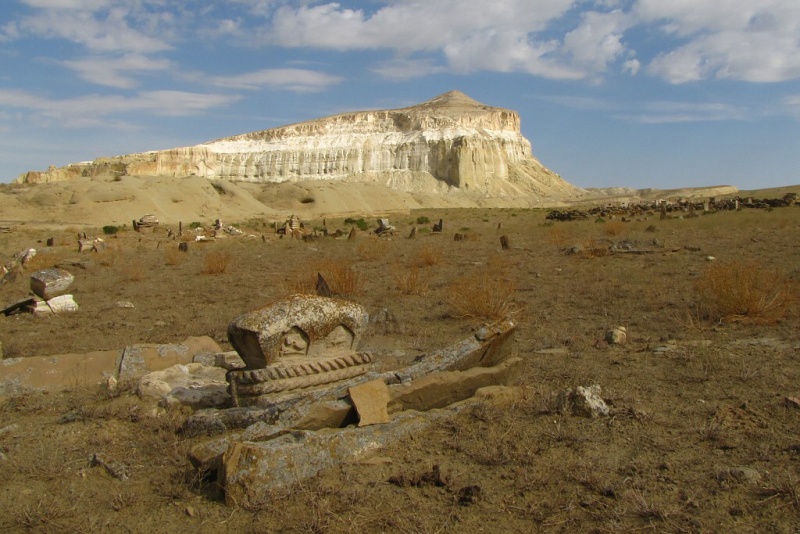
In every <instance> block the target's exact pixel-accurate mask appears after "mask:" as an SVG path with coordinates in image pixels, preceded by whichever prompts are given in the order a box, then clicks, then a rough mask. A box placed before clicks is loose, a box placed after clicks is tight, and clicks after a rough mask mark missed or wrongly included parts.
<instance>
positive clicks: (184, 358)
mask: <svg viewBox="0 0 800 534" xmlns="http://www.w3.org/2000/svg"><path fill="white" fill-rule="evenodd" d="M218 352H222V350H221V349H220V348H219V345H217V343H216V342H215V341H214V340H213V339H211V338H210V337H208V336H198V337H189V338H186V340H185V341H183V342H182V343H171V344H163V345H159V344H155V343H144V344H140V345H131V346H129V347H125V349H124V350H123V351H122V355H121V357H120V361H119V362H118V365H117V369H118V375H117V379H118V380H119V381H120V382H126V381H131V380H138V379H139V378H140V377H142V376H144V375H146V374H148V373H151V372H153V371H160V370H162V369H166V368H167V367H171V366H173V365H177V364H187V363H192V360H193V359H194V358H195V356H197V355H198V354H202V353H211V354H216V353H218Z"/></svg>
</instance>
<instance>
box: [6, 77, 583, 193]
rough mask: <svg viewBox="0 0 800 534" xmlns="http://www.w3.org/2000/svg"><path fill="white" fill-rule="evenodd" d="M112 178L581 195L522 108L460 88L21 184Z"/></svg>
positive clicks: (79, 167) (35, 175)
mask: <svg viewBox="0 0 800 534" xmlns="http://www.w3.org/2000/svg"><path fill="white" fill-rule="evenodd" d="M104 173H105V174H107V173H122V174H126V175H139V176H174V177H181V176H192V175H194V176H202V177H205V178H209V179H221V180H231V181H244V182H261V183H280V182H287V181H310V180H347V181H350V182H377V183H387V184H390V185H391V187H392V188H394V189H398V190H403V191H409V192H424V193H448V192H449V191H450V190H451V188H457V189H459V190H462V191H466V192H468V193H470V194H475V195H477V196H483V197H486V196H488V197H506V196H515V195H535V196H563V195H574V194H575V193H577V192H582V190H580V189H578V188H575V187H574V186H572V185H570V184H568V183H567V182H566V181H564V180H563V179H562V178H561V177H560V176H558V175H557V174H555V173H553V172H552V171H550V170H548V169H547V168H545V167H544V166H543V165H542V164H541V163H540V162H539V161H538V160H536V159H535V158H534V157H533V156H532V154H531V144H530V141H528V140H527V139H525V138H524V137H523V136H522V134H521V133H520V118H519V115H518V114H517V113H516V112H514V111H512V110H509V109H503V108H496V107H491V106H486V105H483V104H481V103H479V102H476V101H475V100H473V99H471V98H469V97H468V96H466V95H464V94H463V93H460V92H458V91H452V92H449V93H446V94H443V95H440V96H438V97H436V98H434V99H432V100H429V101H427V102H424V103H422V104H419V105H416V106H412V107H408V108H403V109H394V110H373V111H362V112H352V113H344V114H341V115H336V116H332V117H327V118H323V119H317V120H312V121H308V122H303V123H299V124H292V125H289V126H283V127H280V128H274V129H271V130H265V131H259V132H253V133H247V134H242V135H237V136H233V137H227V138H223V139H218V140H216V141H211V142H208V143H204V144H200V145H195V146H189V147H180V148H173V149H169V150H159V151H151V152H144V153H139V154H130V155H126V156H117V157H111V158H98V159H96V160H94V161H93V162H89V163H81V164H72V165H69V166H67V167H62V168H59V169H56V168H53V169H51V170H48V171H46V172H29V173H26V174H23V175H22V176H20V177H19V178H18V179H17V181H19V182H24V183H41V182H51V181H59V180H69V179H72V178H74V177H77V176H80V175H83V176H93V175H97V174H104ZM221 187H222V186H221Z"/></svg>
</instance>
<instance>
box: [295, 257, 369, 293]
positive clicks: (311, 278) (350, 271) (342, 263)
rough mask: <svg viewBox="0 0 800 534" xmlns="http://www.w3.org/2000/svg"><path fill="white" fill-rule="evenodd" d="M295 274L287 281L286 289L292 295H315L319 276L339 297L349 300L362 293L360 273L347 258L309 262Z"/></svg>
mask: <svg viewBox="0 0 800 534" xmlns="http://www.w3.org/2000/svg"><path fill="white" fill-rule="evenodd" d="M295 273H296V274H294V275H292V276H290V277H289V278H288V279H287V280H286V288H287V289H288V291H289V292H290V293H300V294H303V295H315V294H316V292H317V275H318V274H319V275H322V277H323V278H324V279H325V282H326V283H327V284H328V287H329V288H330V290H331V292H332V293H333V294H334V295H335V296H337V297H344V298H349V297H353V296H355V295H358V294H359V293H360V292H361V282H360V279H359V274H358V271H357V270H356V269H355V268H354V267H353V264H352V262H351V261H349V260H347V259H346V258H325V259H320V260H317V261H312V262H308V263H306V264H305V265H301V266H300V268H298V269H296V271H295Z"/></svg>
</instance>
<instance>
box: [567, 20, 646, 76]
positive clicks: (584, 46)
mask: <svg viewBox="0 0 800 534" xmlns="http://www.w3.org/2000/svg"><path fill="white" fill-rule="evenodd" d="M631 25H632V20H631V19H630V17H629V16H628V15H626V14H624V13H622V12H621V11H612V12H610V13H598V12H587V13H584V14H583V15H582V16H581V23H580V24H579V25H578V27H577V28H575V29H574V30H572V31H570V32H568V33H567V34H566V36H565V37H564V45H563V52H565V53H567V54H569V55H571V56H572V59H573V63H574V65H576V66H580V67H583V68H585V69H587V70H589V71H593V72H604V71H605V70H606V69H607V67H608V64H609V63H612V62H614V61H615V60H616V59H617V58H618V57H619V56H621V55H622V54H623V53H624V52H625V51H626V47H625V45H624V44H623V43H622V36H623V34H624V32H625V30H627V29H628V28H629V27H630V26H631Z"/></svg>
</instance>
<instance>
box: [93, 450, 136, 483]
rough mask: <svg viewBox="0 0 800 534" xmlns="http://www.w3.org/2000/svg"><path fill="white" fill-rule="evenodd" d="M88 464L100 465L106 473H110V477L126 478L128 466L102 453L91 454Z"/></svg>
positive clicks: (123, 479)
mask: <svg viewBox="0 0 800 534" xmlns="http://www.w3.org/2000/svg"><path fill="white" fill-rule="evenodd" d="M89 465H90V466H91V467H98V466H99V467H102V468H103V469H105V470H106V473H108V474H109V475H111V476H112V477H114V478H116V479H118V480H122V481H125V480H128V478H129V477H128V468H127V466H126V465H125V464H123V463H122V462H115V461H113V460H110V459H108V458H106V457H105V456H104V455H101V454H97V453H95V454H93V455H92V457H91V458H90V459H89Z"/></svg>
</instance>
